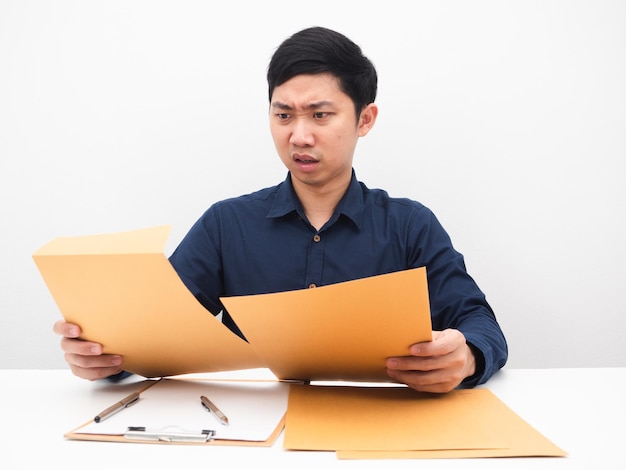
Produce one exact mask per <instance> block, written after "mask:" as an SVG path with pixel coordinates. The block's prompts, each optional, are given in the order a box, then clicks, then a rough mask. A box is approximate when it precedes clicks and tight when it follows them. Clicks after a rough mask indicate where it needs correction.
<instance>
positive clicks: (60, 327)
mask: <svg viewBox="0 0 626 470" xmlns="http://www.w3.org/2000/svg"><path fill="white" fill-rule="evenodd" d="M52 330H53V331H54V332H55V333H56V334H57V335H60V336H64V337H66V338H78V337H79V336H80V334H81V331H80V327H79V326H78V325H75V324H73V323H67V322H66V321H64V320H58V321H56V322H55V323H54V325H53V326H52Z"/></svg>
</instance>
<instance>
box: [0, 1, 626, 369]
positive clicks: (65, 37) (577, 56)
mask: <svg viewBox="0 0 626 470" xmlns="http://www.w3.org/2000/svg"><path fill="white" fill-rule="evenodd" d="M409 6H410V8H409ZM312 25H322V26H327V27H330V28H334V29H337V30H338V31H340V32H342V33H344V34H346V35H348V36H349V37H350V38H352V39H353V40H354V41H355V42H357V43H358V44H360V45H361V46H362V48H363V50H364V52H365V54H366V55H367V56H369V57H370V59H371V60H372V61H373V62H374V63H375V65H376V66H377V68H378V72H379V80H380V86H379V97H378V99H377V102H378V104H379V107H380V115H379V120H378V122H377V125H376V127H375V128H374V130H373V131H372V132H371V133H370V134H369V135H368V136H367V137H365V138H364V139H363V140H362V141H361V142H360V143H359V146H358V148H357V154H356V156H355V169H356V171H357V176H358V177H359V179H361V180H362V181H364V182H365V183H366V184H367V185H368V186H370V187H381V188H384V189H387V190H388V191H389V192H390V193H391V195H393V196H406V197H410V198H413V199H416V200H419V201H421V202H422V203H424V204H426V205H427V206H429V207H430V208H431V209H432V210H433V211H434V212H435V213H436V214H437V215H438V217H439V219H440V220H441V222H442V223H443V224H444V226H445V227H446V228H447V230H448V232H449V233H450V235H451V237H452V239H453V242H454V243H455V246H456V248H457V249H458V250H459V251H461V252H462V253H463V254H464V255H465V257H466V262H467V266H468V269H469V271H470V273H471V274H472V275H473V276H474V277H475V279H476V280H477V281H478V283H479V285H480V286H481V288H482V289H483V290H484V291H485V292H486V294H487V298H488V300H489V301H490V302H491V304H492V305H493V307H494V309H495V310H496V314H497V316H498V319H499V321H500V323H501V325H502V327H503V329H504V331H505V334H506V336H507V338H508V340H509V345H510V360H509V365H508V367H515V368H523V367H574V366H576V367H596V366H626V346H625V344H626V343H625V342H624V334H625V333H626V319H625V318H626V315H625V314H626V293H625V287H626V250H625V248H624V245H625V242H624V241H625V239H626V223H625V216H624V205H625V204H624V203H625V202H626V190H625V186H626V185H625V181H626V178H625V177H626V175H625V173H626V171H625V169H624V168H625V166H626V165H625V163H624V160H625V157H626V86H625V85H624V84H625V83H626V3H625V2H622V1H618V0H616V1H607V0H587V1H553V0H542V1H529V0H519V1H515V2H512V1H502V0H493V1H484V0H480V1H466V0H458V1H443V0H438V1H428V2H426V1H416V2H408V1H407V2H393V1H386V2H380V1H376V2H374V1H367V0H360V1H337V0H333V1H325V0H320V1H317V2H294V1H293V0H291V1H275V0H264V1H256V0H250V1H229V2H221V3H217V2H212V1H186V0H177V1H169V2H166V1H158V0H157V1H155V0H142V1H137V0H127V1H94V0H87V1H85V0H83V1H78V0H77V1H69V0H57V1H44V0H0V211H1V212H0V223H1V230H0V249H1V250H2V251H1V254H0V260H1V270H0V368H57V367H65V362H64V361H63V357H62V354H61V351H60V348H59V345H58V337H57V336H56V335H54V334H53V333H52V324H53V323H54V321H55V320H57V319H58V318H60V313H59V311H58V309H57V307H56V305H55V304H54V301H53V300H52V298H51V296H50V294H49V292H48V291H47V288H46V286H45V284H44V283H43V280H42V279H41V276H40V275H39V273H38V271H37V269H36V266H35V264H34V262H33V261H32V258H31V255H32V253H33V252H34V251H35V250H37V249H38V248H39V247H41V246H42V245H43V244H45V243H47V242H48V241H50V240H52V239H53V238H56V237H59V236H72V235H91V234H96V233H104V232H116V231H123V230H134V229H138V228H144V227H150V226H154V225H164V224H171V225H173V231H172V236H171V239H170V242H169V245H168V247H167V251H166V254H167V255H169V254H170V253H171V251H172V250H173V248H174V247H175V246H176V244H177V243H178V242H179V241H180V239H181V238H182V236H183V235H184V234H185V233H186V231H187V230H188V229H189V227H190V226H191V224H192V223H193V222H194V221H195V220H196V219H197V218H198V217H199V216H200V214H201V213H202V212H203V211H204V210H205V209H206V208H207V207H208V206H209V205H210V204H211V203H212V202H214V201H217V200H220V199H224V198H226V197H230V196H235V195H239V194H242V193H247V192H251V191H254V190H256V189H259V188H261V187H265V186H269V185H273V184H276V183H278V182H279V181H281V180H282V179H283V178H284V177H285V174H286V172H285V170H284V168H283V167H282V164H281V163H280V160H279V159H278V157H277V156H276V154H275V151H274V148H273V144H272V141H271V138H270V135H269V130H268V124H267V111H268V108H267V85H266V82H265V72H266V67H267V63H268V61H269V59H270V57H271V54H272V52H273V51H274V49H275V47H276V46H278V44H279V43H280V42H281V41H282V40H283V39H285V38H286V37H287V36H289V35H291V34H292V33H294V32H296V31H297V30H299V29H301V28H304V27H308V26H312Z"/></svg>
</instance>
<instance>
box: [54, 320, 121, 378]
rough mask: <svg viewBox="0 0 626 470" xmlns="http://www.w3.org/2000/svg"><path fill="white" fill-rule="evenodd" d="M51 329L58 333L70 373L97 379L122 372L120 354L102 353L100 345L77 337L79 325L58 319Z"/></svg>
mask: <svg viewBox="0 0 626 470" xmlns="http://www.w3.org/2000/svg"><path fill="white" fill-rule="evenodd" d="M53 331H54V332H55V333H56V334H58V335H60V336H61V337H62V338H61V349H62V350H63V352H64V353H65V361H66V362H67V363H68V364H69V366H70V369H72V373H73V374H74V375H76V376H77V377H81V378H83V379H87V380H98V379H104V378H106V377H110V376H111V375H115V374H118V373H120V372H122V367H121V365H122V356H119V355H116V354H102V345H101V344H99V343H94V342H92V341H84V340H82V339H79V336H80V334H81V330H80V327H79V326H78V325H74V324H73V323H67V322H65V321H63V320H59V321H57V322H56V323H55V324H54V327H53Z"/></svg>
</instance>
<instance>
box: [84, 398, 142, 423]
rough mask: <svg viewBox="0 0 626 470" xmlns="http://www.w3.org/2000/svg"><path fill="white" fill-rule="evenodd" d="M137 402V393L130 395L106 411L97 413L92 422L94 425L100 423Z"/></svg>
mask: <svg viewBox="0 0 626 470" xmlns="http://www.w3.org/2000/svg"><path fill="white" fill-rule="evenodd" d="M137 400H139V392H134V393H131V394H130V395H128V396H127V397H126V398H122V399H121V400H120V401H118V402H117V403H115V404H113V405H111V406H109V407H108V408H107V409H106V410H104V411H101V412H100V413H98V415H97V416H96V417H95V418H94V419H93V420H94V421H95V422H96V423H99V422H100V421H104V420H105V419H107V418H108V417H109V416H112V415H114V414H115V413H117V412H118V411H120V410H123V409H124V408H128V407H129V406H132V405H134V404H135V403H137Z"/></svg>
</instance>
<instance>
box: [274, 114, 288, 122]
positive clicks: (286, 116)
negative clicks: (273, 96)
mask: <svg viewBox="0 0 626 470" xmlns="http://www.w3.org/2000/svg"><path fill="white" fill-rule="evenodd" d="M276 117H277V118H278V119H279V120H281V121H284V120H286V119H289V114H287V113H277V114H276Z"/></svg>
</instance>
